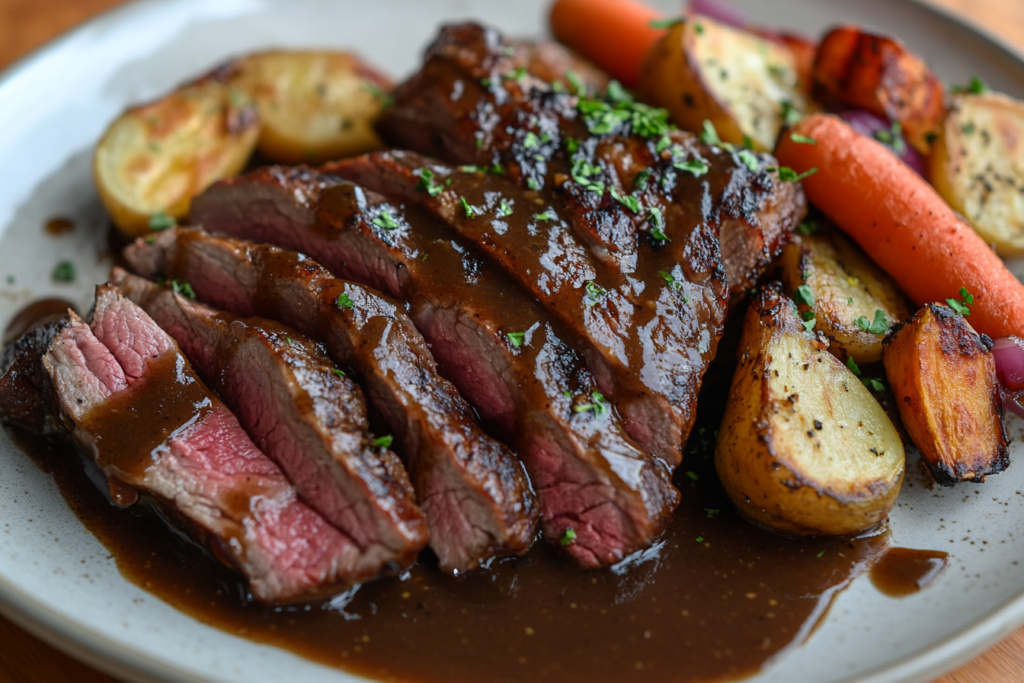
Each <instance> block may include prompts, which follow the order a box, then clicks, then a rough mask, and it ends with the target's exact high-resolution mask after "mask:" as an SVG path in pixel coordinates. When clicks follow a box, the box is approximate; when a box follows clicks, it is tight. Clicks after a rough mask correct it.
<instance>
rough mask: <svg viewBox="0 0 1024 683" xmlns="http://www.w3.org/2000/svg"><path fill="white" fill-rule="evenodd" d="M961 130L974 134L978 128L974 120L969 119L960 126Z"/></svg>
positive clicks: (966, 133) (967, 133) (965, 133)
mask: <svg viewBox="0 0 1024 683" xmlns="http://www.w3.org/2000/svg"><path fill="white" fill-rule="evenodd" d="M960 130H961V131H963V134H964V135H973V134H974V131H975V130H977V128H976V127H975V125H974V122H973V121H968V122H967V123H965V124H964V125H962V126H960Z"/></svg>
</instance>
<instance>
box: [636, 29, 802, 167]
mask: <svg viewBox="0 0 1024 683" xmlns="http://www.w3.org/2000/svg"><path fill="white" fill-rule="evenodd" d="M798 66H799V65H798V63H797V59H796V57H795V56H794V53H793V52H792V51H791V50H789V49H787V48H786V47H785V46H784V45H782V44H780V43H778V42H775V41H773V40H768V39H766V38H762V37H760V36H756V35H754V34H753V33H749V32H747V31H743V30H740V29H736V28H732V27H730V26H726V25H724V24H720V23H718V22H716V21H713V20H712V19H708V18H707V17H703V16H696V17H692V18H691V19H690V20H689V21H686V22H683V23H680V24H676V25H675V26H674V27H672V28H671V29H670V30H669V31H668V33H667V34H666V35H665V37H664V38H662V40H661V41H660V42H659V43H658V44H657V45H655V47H654V49H652V50H651V52H650V54H649V55H648V57H647V61H646V63H645V64H644V68H643V73H642V75H641V77H640V88H639V89H640V92H641V93H642V94H643V96H644V97H645V99H646V101H648V102H650V103H651V104H655V105H657V106H660V107H665V108H666V109H668V110H669V112H670V114H671V117H672V121H673V123H675V124H676V125H677V126H679V127H680V128H684V129H687V130H691V131H700V130H701V129H702V127H703V124H704V121H705V120H707V121H710V122H711V123H712V124H714V126H715V129H716V130H717V131H718V136H719V138H721V139H722V140H723V141H725V142H729V143H732V144H735V145H739V144H743V141H744V138H746V137H749V138H750V140H751V141H752V142H753V144H754V147H755V148H756V149H758V150H761V151H770V150H771V149H773V148H774V147H775V139H776V138H777V137H778V135H779V130H780V129H781V128H782V126H783V124H784V123H785V119H786V115H787V112H789V111H795V112H797V113H803V112H804V111H805V110H806V108H807V98H806V97H805V95H804V92H803V89H802V87H801V84H800V81H799V77H798Z"/></svg>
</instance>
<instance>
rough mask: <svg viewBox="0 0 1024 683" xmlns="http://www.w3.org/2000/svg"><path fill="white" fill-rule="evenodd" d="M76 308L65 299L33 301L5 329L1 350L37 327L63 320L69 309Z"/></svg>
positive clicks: (16, 314)
mask: <svg viewBox="0 0 1024 683" xmlns="http://www.w3.org/2000/svg"><path fill="white" fill-rule="evenodd" d="M74 308H75V306H74V304H72V303H71V302H70V301H67V300H65V299H40V300H38V301H33V302H32V303H30V304H29V305H27V306H25V307H24V308H22V309H21V310H20V311H18V312H17V313H15V314H14V317H13V318H11V322H9V323H7V327H6V328H4V334H3V339H2V341H0V348H3V347H5V346H7V345H8V344H10V343H12V342H14V341H15V340H16V339H17V338H18V337H20V336H22V335H23V334H25V333H26V332H28V331H29V330H31V329H32V328H33V327H35V326H36V325H42V324H45V323H47V322H49V321H51V320H56V319H57V318H63V317H64V316H66V315H67V314H68V309H74Z"/></svg>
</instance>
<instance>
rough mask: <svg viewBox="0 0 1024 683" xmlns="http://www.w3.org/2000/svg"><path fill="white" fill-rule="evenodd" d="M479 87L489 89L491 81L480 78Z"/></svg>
mask: <svg viewBox="0 0 1024 683" xmlns="http://www.w3.org/2000/svg"><path fill="white" fill-rule="evenodd" d="M480 85H482V86H483V87H485V88H490V87H491V79H489V78H481V79H480Z"/></svg>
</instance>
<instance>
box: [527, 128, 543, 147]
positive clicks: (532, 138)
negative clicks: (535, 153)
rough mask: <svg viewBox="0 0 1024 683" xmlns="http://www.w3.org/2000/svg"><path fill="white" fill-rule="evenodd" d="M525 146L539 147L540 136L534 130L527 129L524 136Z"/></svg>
mask: <svg viewBox="0 0 1024 683" xmlns="http://www.w3.org/2000/svg"><path fill="white" fill-rule="evenodd" d="M523 147H525V148H526V149H539V148H540V138H539V137H537V134H536V133H534V132H533V131H532V130H528V131H526V135H525V136H523Z"/></svg>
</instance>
